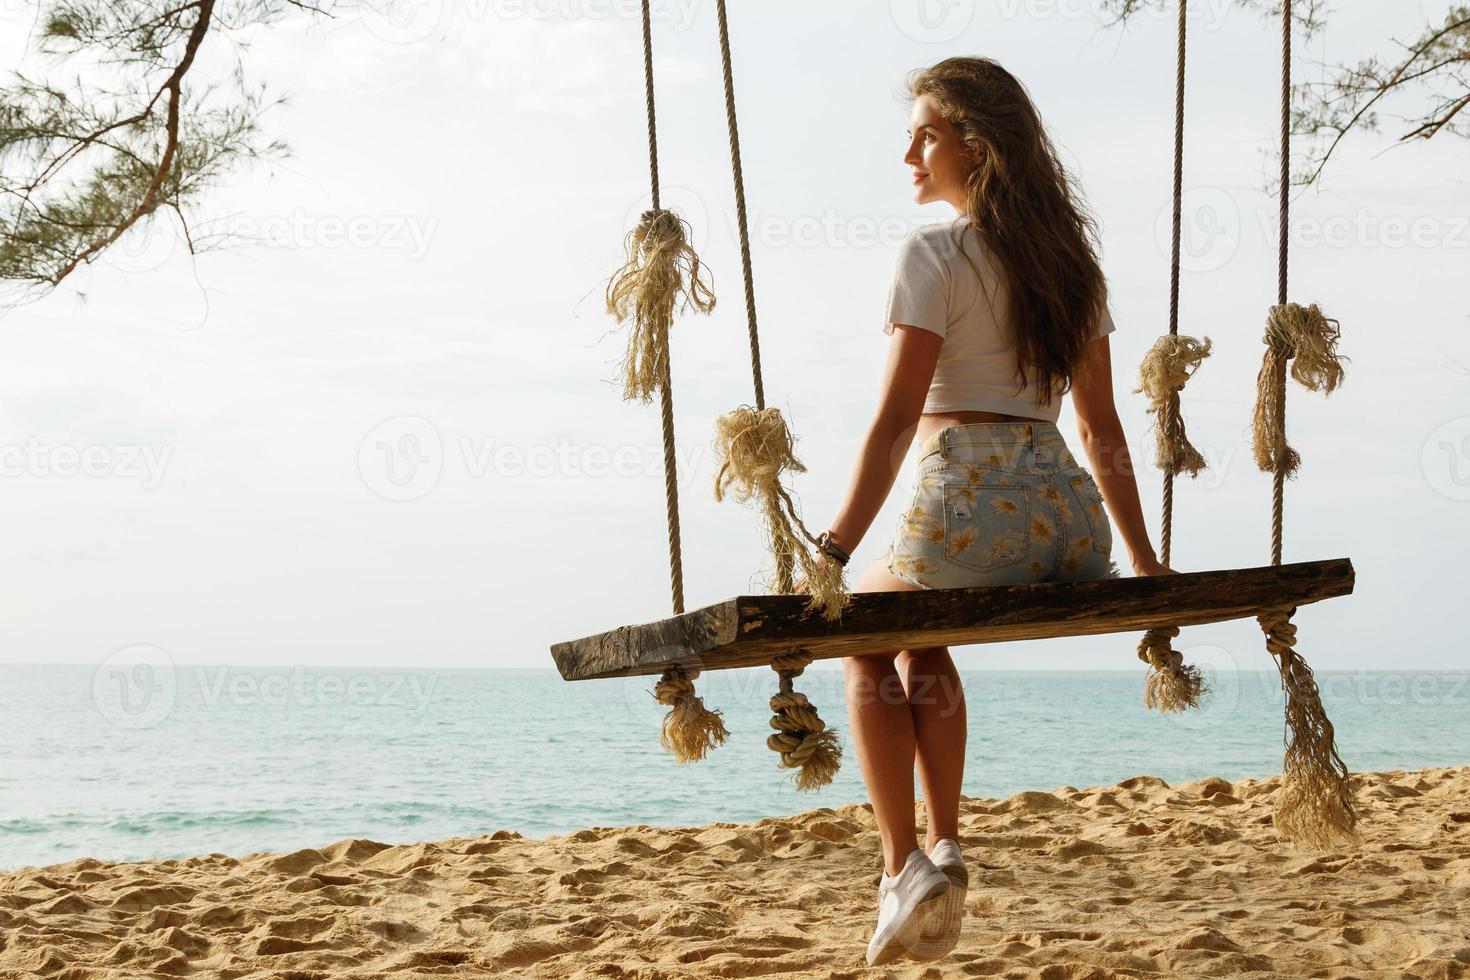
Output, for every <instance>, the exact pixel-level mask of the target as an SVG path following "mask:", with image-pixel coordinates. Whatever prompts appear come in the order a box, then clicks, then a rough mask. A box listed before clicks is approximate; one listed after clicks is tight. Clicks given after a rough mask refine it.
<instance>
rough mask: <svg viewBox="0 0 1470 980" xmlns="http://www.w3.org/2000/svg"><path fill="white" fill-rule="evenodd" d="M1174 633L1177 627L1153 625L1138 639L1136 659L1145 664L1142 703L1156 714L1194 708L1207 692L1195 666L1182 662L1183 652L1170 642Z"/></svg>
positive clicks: (1205, 685)
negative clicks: (1146, 673)
mask: <svg viewBox="0 0 1470 980" xmlns="http://www.w3.org/2000/svg"><path fill="white" fill-rule="evenodd" d="M1178 635H1179V627H1177V626H1155V627H1154V628H1152V629H1150V630H1148V631H1147V632H1146V633H1144V634H1143V639H1141V640H1139V641H1138V659H1139V660H1142V661H1143V662H1144V663H1146V664H1148V665H1149V671H1148V677H1147V679H1146V680H1145V681H1144V688H1143V703H1144V706H1145V707H1147V708H1153V709H1157V710H1158V711H1159V713H1160V714H1170V713H1177V712H1182V711H1186V710H1188V709H1190V708H1198V707H1199V705H1200V701H1201V699H1203V698H1204V697H1205V695H1207V694H1209V693H1210V690H1209V687H1208V685H1207V684H1206V683H1205V678H1204V675H1203V674H1201V673H1200V670H1199V668H1198V667H1195V666H1193V665H1188V664H1185V662H1184V654H1182V653H1180V652H1179V651H1178V650H1175V649H1174V648H1173V645H1172V644H1171V643H1170V641H1171V640H1172V639H1173V638H1174V637H1176V636H1178Z"/></svg>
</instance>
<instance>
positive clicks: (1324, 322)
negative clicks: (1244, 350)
mask: <svg viewBox="0 0 1470 980" xmlns="http://www.w3.org/2000/svg"><path fill="white" fill-rule="evenodd" d="M1341 339H1342V331H1341V324H1339V323H1338V321H1337V320H1334V319H1332V318H1331V317H1329V316H1326V315H1324V314H1323V312H1322V310H1321V309H1320V308H1319V307H1318V306H1317V304H1316V303H1313V304H1312V305H1310V306H1301V305H1299V304H1297V303H1282V304H1279V305H1277V306H1273V307H1271V311H1270V313H1269V314H1267V317H1266V344H1267V345H1268V346H1269V347H1270V348H1271V349H1272V351H1273V352H1275V353H1276V354H1277V355H1278V356H1281V357H1285V358H1289V359H1291V361H1292V364H1291V376H1292V377H1293V378H1295V379H1296V381H1297V383H1298V384H1300V385H1301V386H1302V387H1303V388H1307V389H1310V390H1311V391H1320V392H1322V393H1324V394H1328V395H1330V394H1332V392H1333V391H1335V390H1336V389H1337V387H1338V385H1340V384H1342V381H1343V376H1344V370H1343V366H1342V362H1343V361H1346V360H1349V358H1347V357H1345V356H1343V355H1341V354H1339V353H1338V352H1337V343H1338V341H1339V340H1341Z"/></svg>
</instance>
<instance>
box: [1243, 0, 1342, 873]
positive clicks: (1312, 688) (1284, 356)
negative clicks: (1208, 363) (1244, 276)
mask: <svg viewBox="0 0 1470 980" xmlns="http://www.w3.org/2000/svg"><path fill="white" fill-rule="evenodd" d="M1291 11H1292V4H1291V0H1284V2H1283V3H1282V5H1281V221H1280V229H1279V232H1280V240H1279V242H1278V245H1277V249H1278V251H1277V287H1276V305H1275V306H1273V307H1271V311H1270V313H1269V315H1268V317H1267V321H1266V336H1265V339H1264V343H1265V344H1266V353H1265V356H1264V358H1263V359H1262V362H1261V370H1260V373H1259V374H1258V375H1257V377H1256V408H1255V418H1254V426H1253V429H1254V448H1255V457H1256V464H1257V465H1258V466H1259V467H1260V468H1261V469H1263V470H1267V471H1269V472H1271V473H1272V474H1273V484H1272V493H1271V564H1272V565H1280V564H1281V527H1282V514H1283V511H1284V510H1285V507H1284V497H1285V493H1284V487H1285V483H1286V479H1287V477H1288V476H1291V475H1294V474H1295V472H1296V469H1297V466H1298V465H1299V464H1300V462H1301V457H1300V456H1298V455H1297V453H1296V451H1295V450H1293V449H1292V448H1291V447H1290V446H1288V445H1287V443H1286V372H1287V362H1288V361H1291V360H1293V359H1296V360H1297V363H1295V364H1293V365H1292V366H1291V373H1292V376H1293V377H1294V378H1296V379H1297V381H1298V382H1299V383H1300V384H1302V385H1303V386H1304V387H1307V388H1310V389H1311V390H1313V391H1324V392H1327V393H1330V392H1331V391H1332V390H1333V389H1335V388H1336V387H1337V386H1338V385H1339V384H1341V383H1342V379H1343V369H1342V365H1341V363H1340V362H1341V360H1342V358H1340V357H1339V356H1338V354H1337V352H1336V347H1337V340H1338V330H1337V321H1336V320H1329V319H1328V318H1327V317H1325V316H1323V315H1322V311H1321V310H1319V309H1318V308H1317V307H1316V306H1315V305H1313V306H1310V307H1301V306H1298V305H1296V304H1295V303H1288V302H1287V301H1286V285H1287V278H1286V276H1287V259H1288V257H1289V243H1290V238H1289V234H1288V232H1289V222H1290V207H1291V196H1290V186H1291ZM1295 613H1296V607H1295V606H1292V607H1290V608H1282V609H1267V610H1265V611H1264V612H1262V613H1260V614H1259V615H1258V616H1257V617H1256V622H1257V623H1259V624H1260V627H1261V629H1262V631H1263V632H1264V633H1265V634H1266V649H1267V650H1268V651H1269V652H1270V653H1271V655H1272V656H1273V657H1275V658H1276V664H1277V668H1278V669H1279V671H1280V673H1281V688H1282V690H1284V691H1285V692H1286V731H1285V736H1284V741H1285V744H1286V755H1285V758H1284V760H1283V763H1282V776H1281V789H1280V790H1279V791H1278V792H1277V794H1276V803H1275V810H1274V820H1275V825H1276V829H1277V831H1278V832H1279V833H1281V834H1282V835H1284V837H1285V838H1286V839H1288V840H1291V841H1294V842H1296V843H1297V844H1299V845H1305V846H1309V847H1316V848H1319V849H1328V848H1332V847H1334V846H1336V845H1338V844H1340V843H1341V844H1352V843H1356V841H1357V839H1358V837H1357V821H1358V816H1357V811H1356V808H1355V804H1354V800H1353V791H1352V787H1351V784H1350V781H1349V774H1348V769H1347V766H1346V764H1344V763H1343V761H1342V758H1341V756H1339V755H1338V753H1337V746H1336V744H1335V742H1334V738H1333V731H1332V723H1331V722H1330V721H1328V720H1327V712H1326V711H1325V710H1324V709H1323V707H1322V697H1321V694H1320V692H1319V691H1318V690H1317V683H1316V681H1315V680H1314V679H1313V677H1312V671H1311V668H1309V667H1308V666H1307V664H1306V661H1304V660H1303V659H1302V658H1301V655H1300V654H1298V653H1297V652H1296V626H1295V625H1293V624H1292V622H1291V617H1292V616H1293V615H1294V614H1295Z"/></svg>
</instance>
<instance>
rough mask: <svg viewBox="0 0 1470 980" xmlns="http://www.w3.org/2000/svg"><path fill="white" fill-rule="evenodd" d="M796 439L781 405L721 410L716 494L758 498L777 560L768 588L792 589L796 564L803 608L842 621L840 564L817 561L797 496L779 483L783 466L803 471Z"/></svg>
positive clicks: (845, 601)
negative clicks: (803, 591) (802, 585)
mask: <svg viewBox="0 0 1470 980" xmlns="http://www.w3.org/2000/svg"><path fill="white" fill-rule="evenodd" d="M795 442H796V440H795V438H794V437H793V436H792V434H791V430H790V428H788V427H787V425H786V419H785V417H783V416H782V414H781V410H780V409H779V408H765V409H757V408H755V407H753V406H750V405H741V406H740V407H739V408H736V409H734V410H733V411H730V412H727V413H726V414H724V415H722V416H721V417H720V418H719V419H718V420H717V421H716V423H715V439H714V452H715V459H716V460H717V461H718V462H719V464H720V467H719V470H718V472H717V473H716V474H715V499H716V500H724V499H725V495H726V494H727V493H729V494H731V495H733V496H734V497H735V499H736V500H738V501H740V502H741V503H746V502H748V501H749V500H750V499H751V498H752V497H758V498H759V500H760V507H761V513H762V516H763V518H764V520H765V527H766V533H767V535H768V537H769V539H770V542H771V544H770V550H771V554H772V555H773V556H774V557H775V561H776V568H775V572H774V574H773V576H772V578H771V580H770V582H769V583H768V584H769V586H770V588H771V589H772V591H774V592H777V593H781V594H789V593H792V592H794V591H795V587H796V577H795V572H796V567H797V565H798V564H799V565H800V566H801V570H802V573H803V574H804V575H805V576H806V591H807V592H808V594H809V595H810V596H811V599H810V601H808V602H807V604H806V609H807V611H808V612H812V611H818V610H819V611H820V612H821V614H822V616H823V618H824V619H826V620H828V621H829V622H830V621H832V620H840V619H841V618H842V611H843V610H844V609H845V608H847V606H848V605H849V604H850V603H851V601H852V596H851V595H850V594H849V593H848V591H847V587H846V583H845V581H844V579H843V568H842V566H841V565H839V564H837V563H836V562H833V561H826V560H818V559H817V557H816V556H815V555H814V554H813V549H809V548H808V546H807V544H805V543H803V541H802V539H803V538H805V539H806V542H809V543H810V544H811V545H815V544H816V540H817V539H816V538H815V537H814V536H813V535H812V534H811V532H810V531H808V530H807V528H806V525H805V524H804V523H802V520H801V517H800V516H799V515H798V514H797V513H796V503H795V501H793V500H792V499H791V495H790V494H789V493H787V491H786V488H785V487H784V486H782V483H781V478H782V474H784V473H786V472H787V471H791V472H796V473H805V472H806V467H805V466H803V465H802V463H801V461H800V460H799V459H797V458H796V453H795Z"/></svg>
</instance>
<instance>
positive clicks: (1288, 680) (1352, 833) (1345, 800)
mask: <svg viewBox="0 0 1470 980" xmlns="http://www.w3.org/2000/svg"><path fill="white" fill-rule="evenodd" d="M1294 612H1296V609H1295V607H1293V608H1291V609H1272V610H1268V611H1267V612H1264V613H1261V614H1260V615H1258V616H1257V617H1256V621H1257V622H1258V623H1260V625H1261V629H1262V630H1263V631H1264V632H1265V634H1266V649H1267V650H1269V651H1271V653H1272V655H1273V656H1275V657H1276V659H1277V665H1278V667H1279V668H1280V670H1281V687H1282V689H1283V690H1284V691H1286V734H1285V741H1286V757H1285V759H1284V761H1283V763H1282V774H1281V789H1280V790H1278V791H1277V794H1276V807H1275V815H1274V819H1275V825H1276V829H1277V832H1278V833H1279V834H1281V835H1283V836H1284V837H1285V838H1286V839H1288V840H1290V841H1292V842H1294V843H1296V844H1298V845H1300V846H1306V847H1313V848H1316V849H1318V850H1322V851H1326V850H1332V849H1334V848H1336V847H1337V846H1339V845H1352V844H1356V843H1358V831H1357V822H1358V815H1357V811H1356V808H1355V804H1354V801H1353V790H1352V785H1351V782H1350V777H1349V775H1348V769H1347V765H1346V764H1344V763H1343V761H1342V758H1341V757H1340V756H1339V755H1338V754H1337V746H1336V744H1334V742H1333V733H1332V722H1330V721H1328V720H1327V712H1326V711H1324V710H1323V708H1322V697H1321V695H1320V693H1319V692H1318V690H1317V682H1316V680H1315V679H1313V677H1312V669H1311V668H1310V667H1308V666H1307V663H1306V661H1305V660H1303V659H1302V658H1301V656H1300V655H1299V654H1298V653H1297V652H1296V649H1295V647H1296V626H1295V625H1294V624H1293V623H1292V622H1291V616H1292V614H1293V613H1294Z"/></svg>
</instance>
